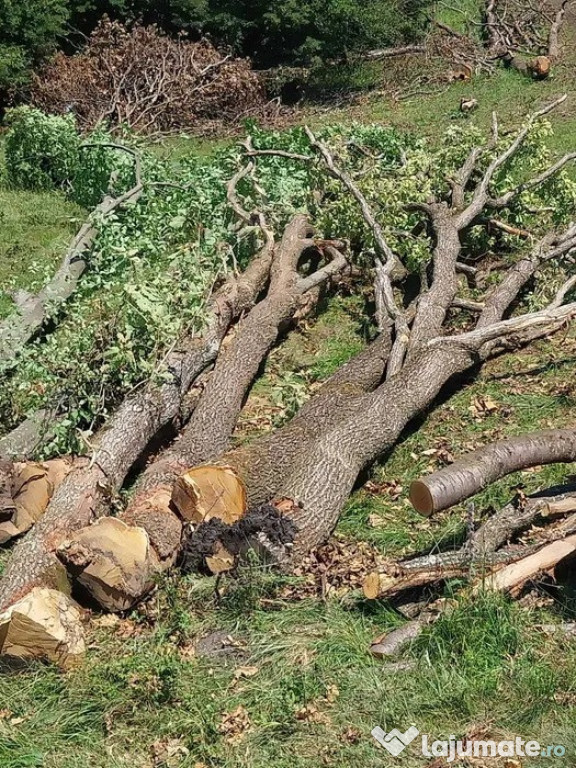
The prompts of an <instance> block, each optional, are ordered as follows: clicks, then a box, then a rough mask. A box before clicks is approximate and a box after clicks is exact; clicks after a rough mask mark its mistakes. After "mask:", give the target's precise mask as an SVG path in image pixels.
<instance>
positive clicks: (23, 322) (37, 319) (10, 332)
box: [0, 165, 143, 367]
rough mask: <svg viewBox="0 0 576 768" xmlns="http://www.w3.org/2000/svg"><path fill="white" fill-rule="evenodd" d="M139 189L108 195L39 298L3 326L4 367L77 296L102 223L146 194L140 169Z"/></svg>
mask: <svg viewBox="0 0 576 768" xmlns="http://www.w3.org/2000/svg"><path fill="white" fill-rule="evenodd" d="M136 169H137V172H136V182H135V185H134V186H133V187H132V188H131V189H129V190H128V191H127V192H125V193H124V194H122V195H120V196H119V197H111V196H110V195H106V196H105V197H104V199H103V200H102V202H101V203H100V205H98V206H97V207H96V208H95V209H94V211H93V212H92V214H91V215H90V218H89V219H88V221H86V222H85V223H84V224H83V225H82V227H81V229H80V231H79V232H78V234H77V235H76V236H75V237H74V239H73V241H72V243H71V244H70V247H69V248H68V251H67V252H66V255H65V256H64V258H63V260H62V263H61V265H60V268H59V269H58V271H57V272H56V274H55V275H54V277H53V278H52V279H51V280H50V282H49V283H47V284H46V285H45V286H44V288H42V290H41V291H40V292H39V293H38V294H37V295H36V296H31V295H30V296H27V297H26V299H25V300H24V301H23V302H21V304H20V306H19V307H18V309H17V310H16V311H15V312H13V313H12V314H11V315H10V316H9V317H7V318H6V320H4V321H3V322H2V323H0V364H4V367H6V365H9V364H10V363H14V362H15V358H16V356H17V355H18V352H19V351H20V350H21V349H22V347H23V346H24V345H25V344H26V343H27V342H28V341H29V340H30V339H31V338H32V337H33V336H34V334H35V333H36V332H37V331H38V330H39V329H40V328H41V327H42V325H43V324H44V322H45V321H46V318H47V312H48V309H50V312H51V313H53V312H54V310H55V309H56V308H57V307H58V306H59V305H61V304H63V303H64V302H65V301H67V300H68V299H69V298H70V296H72V294H73V293H74V291H75V290H76V288H77V286H78V282H79V280H80V278H81V277H82V275H83V274H84V272H85V271H86V268H87V266H88V253H89V250H90V247H91V246H92V243H93V242H94V239H95V238H96V236H97V235H98V232H99V227H100V224H99V222H101V221H102V219H105V218H106V217H107V216H109V215H110V214H111V213H112V212H113V211H116V210H117V209H118V208H119V207H120V206H122V205H126V204H127V203H135V202H136V201H137V200H138V198H139V197H140V195H141V194H142V190H143V184H142V180H141V178H140V172H139V166H138V165H137V166H136Z"/></svg>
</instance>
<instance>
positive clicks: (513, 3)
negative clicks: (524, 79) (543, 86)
mask: <svg viewBox="0 0 576 768" xmlns="http://www.w3.org/2000/svg"><path fill="white" fill-rule="evenodd" d="M569 3H570V0H562V3H561V5H560V7H559V8H556V7H555V6H554V5H553V4H552V3H551V2H549V0H539V1H538V2H534V3H528V4H526V3H522V2H519V1H518V0H487V3H486V7H485V18H484V29H485V39H486V48H487V52H488V55H489V56H490V57H491V58H493V59H495V60H496V59H502V60H503V61H504V63H505V64H506V65H507V66H511V67H513V68H514V69H517V70H518V71H519V72H522V73H524V74H529V75H531V76H532V77H535V78H546V77H548V75H549V74H550V70H551V67H552V65H553V64H554V63H555V62H556V61H557V60H558V58H559V57H560V32H561V29H562V25H563V23H564V20H565V16H566V10H567V7H568V5H569Z"/></svg>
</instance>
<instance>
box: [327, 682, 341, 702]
mask: <svg viewBox="0 0 576 768" xmlns="http://www.w3.org/2000/svg"><path fill="white" fill-rule="evenodd" d="M339 696H340V690H339V688H338V686H337V685H328V686H327V687H326V696H325V697H324V698H325V700H326V701H327V702H328V704H334V702H335V701H337V700H338V697H339Z"/></svg>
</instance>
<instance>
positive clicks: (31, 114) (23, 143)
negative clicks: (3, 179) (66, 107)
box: [5, 107, 80, 189]
mask: <svg viewBox="0 0 576 768" xmlns="http://www.w3.org/2000/svg"><path fill="white" fill-rule="evenodd" d="M5 122H6V124H7V125H8V126H9V128H10V130H9V132H8V136H7V138H6V171H7V176H8V181H9V182H10V183H11V184H12V185H13V186H15V187H19V188H21V189H54V188H63V187H65V185H66V184H68V183H69V180H70V179H71V178H72V177H73V175H74V173H75V171H76V168H77V165H78V147H79V144H80V137H79V136H78V133H77V131H76V124H75V120H74V118H73V117H72V115H67V116H66V117H54V116H52V115H45V114H44V113H43V112H41V111H40V110H39V109H33V108H31V107H16V108H15V109H11V110H9V111H8V112H7V113H6V121H5Z"/></svg>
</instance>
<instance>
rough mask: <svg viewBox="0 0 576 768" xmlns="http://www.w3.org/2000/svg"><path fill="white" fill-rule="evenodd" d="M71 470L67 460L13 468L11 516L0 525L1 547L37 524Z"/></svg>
mask: <svg viewBox="0 0 576 768" xmlns="http://www.w3.org/2000/svg"><path fill="white" fill-rule="evenodd" d="M73 466H74V462H73V460H72V459H70V458H63V459H52V460H51V461H47V462H44V463H42V464H40V463H32V462H30V463H27V464H15V465H14V472H13V475H12V478H11V483H10V494H11V498H12V500H13V508H12V514H10V515H9V516H4V519H3V520H2V521H1V522H0V544H5V543H6V542H7V541H9V540H10V539H12V538H14V537H15V536H20V535H22V534H23V533H25V532H26V531H28V530H29V529H30V528H32V526H33V525H34V524H35V523H37V522H38V520H39V519H40V517H41V516H42V515H43V514H44V512H45V510H46V508H47V506H48V504H49V502H50V499H51V498H52V496H53V495H54V492H55V490H56V489H57V488H58V486H59V485H60V484H61V483H62V482H63V481H64V479H65V478H66V477H67V476H68V474H69V473H70V472H71V471H72V468H73Z"/></svg>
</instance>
